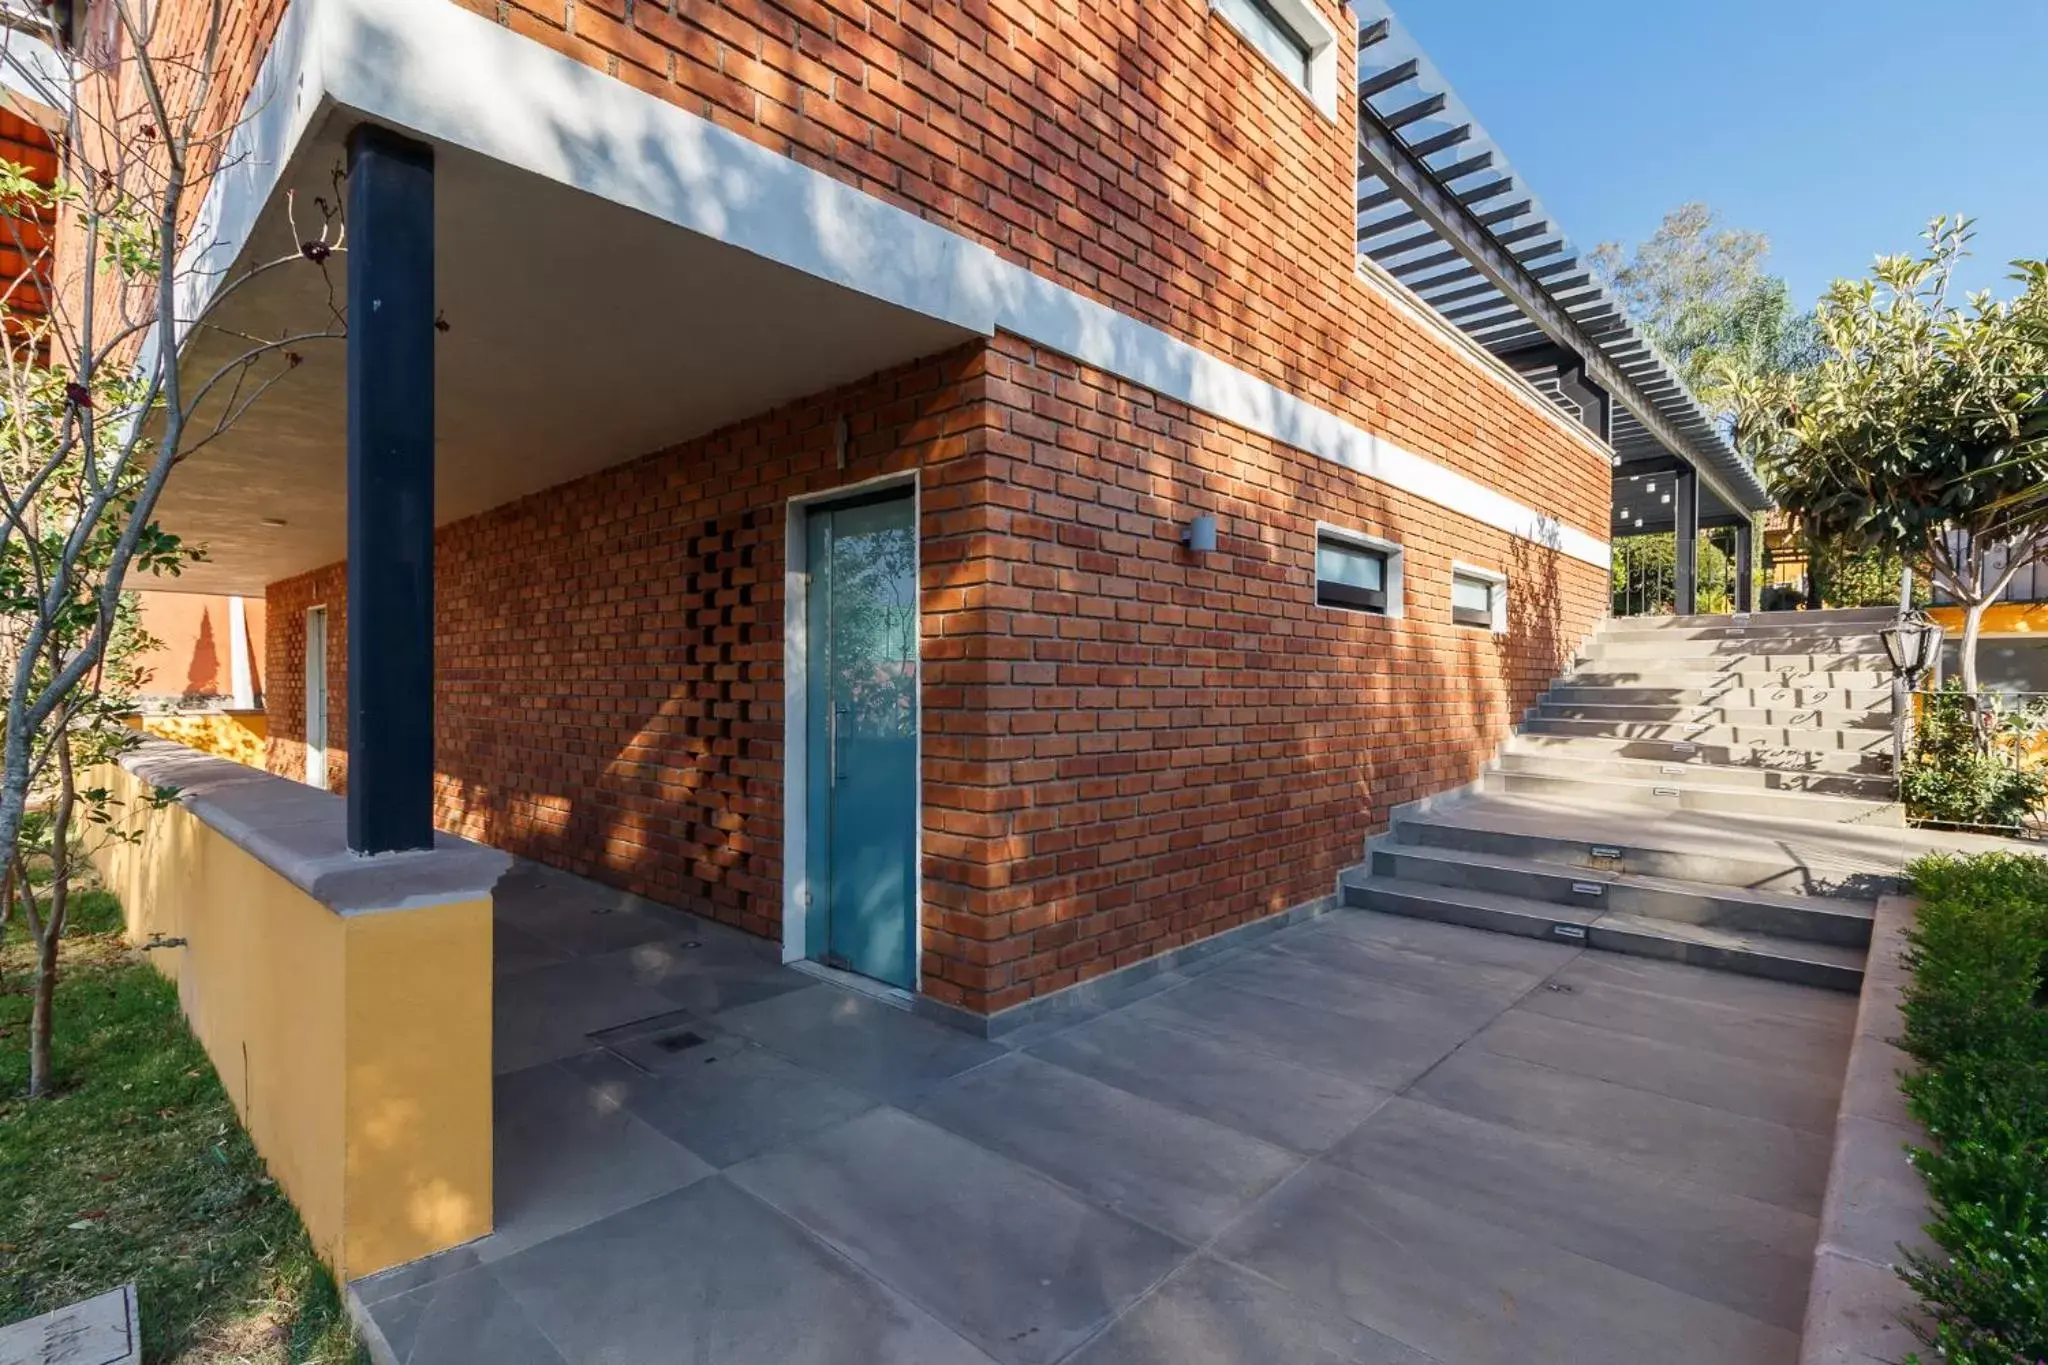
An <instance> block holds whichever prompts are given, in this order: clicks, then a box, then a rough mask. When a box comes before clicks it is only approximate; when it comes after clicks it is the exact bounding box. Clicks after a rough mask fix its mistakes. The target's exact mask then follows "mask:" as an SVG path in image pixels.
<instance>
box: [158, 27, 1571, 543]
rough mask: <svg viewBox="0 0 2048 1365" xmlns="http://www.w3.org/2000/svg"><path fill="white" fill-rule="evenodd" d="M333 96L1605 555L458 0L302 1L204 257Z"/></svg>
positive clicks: (272, 61) (1442, 501) (1421, 461)
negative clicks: (1002, 334) (1013, 338)
mask: <svg viewBox="0 0 2048 1365" xmlns="http://www.w3.org/2000/svg"><path fill="white" fill-rule="evenodd" d="M329 103H331V104H334V105H339V106H343V107H346V108H348V109H352V110H355V111H357V112H359V113H361V114H363V115H364V116H366V117H368V118H371V119H374V120H376V121H379V122H383V123H388V124H391V125H393V126H395V127H399V128H403V129H407V130H409V131H411V132H413V133H415V134H417V135H419V136H421V137H425V138H428V139H431V140H434V141H437V142H440V143H443V144H447V145H452V146H456V147H461V148H464V149H467V150H470V151H473V152H476V153H478V154H479V155H482V156H486V157H490V158H492V159H494V160H497V161H500V162H504V163H506V164H508V165H512V166H516V167H518V168H520V169H522V170H525V171H528V172H531V173H532V174H535V175H539V176H544V177H546V178H547V179H549V180H553V181H555V182H557V183H560V184H563V185H567V186H570V187H572V188H575V189H578V190H581V191H583V192H585V193H588V194H592V195H596V196H599V197H601V198H604V199H607V200H610V201H612V202H615V203H618V204H622V205H625V206H627V207H629V208H632V209H636V210H638V211H640V212H642V213H646V214H648V215H650V216H652V217H654V218H657V219H659V220H661V221H664V222H668V223H672V224H675V225H676V226H678V227H681V228H685V229H688V230H690V231H692V232H697V233H701V234H704V235H705V236H707V237H710V238H713V239H715V240H717V241H720V242H724V243H726V244H728V245H731V246H735V247H738V248H740V249H742V250H745V251H748V252H751V253H753V254H755V255H758V256H761V257H764V258H766V259H768V260H772V261H775V262H777V263H778V264H781V265H784V266H787V267H789V268H791V269H794V270H800V271H804V272H806V273H807V274H810V275H812V276H815V277H817V278H819V279H823V280H828V281H831V282H833V283H835V284H838V285H841V286H843V287H845V288H847V289H851V290H855V291H858V292H860V293H863V294H866V295H869V296H870V297H873V298H876V299H880V300H882V301H884V302H887V303H891V304H895V305H897V306H899V307H903V308H907V309H910V310H913V311H915V312H919V313H922V314H924V315H926V316H928V317H932V318H936V319H940V320H942V321H945V322H949V323H952V324H954V325H957V326H961V327H964V328H969V329H972V330H974V331H978V332H981V333H982V334H984V335H993V334H994V333H996V332H997V331H1004V332H1009V333H1012V334H1014V335H1016V336H1018V337H1021V338H1023V339H1025V340H1027V341H1030V342H1033V343H1035V344H1037V345H1040V346H1044V347H1046V348H1048V349H1050V350H1053V351H1057V352H1059V353H1061V354H1063V355H1067V356H1070V357H1072V358H1073V359H1075V360H1077V361H1080V362H1081V363H1083V364H1086V365H1089V366H1092V367H1094V368H1097V369H1100V370H1104V371H1107V372H1108V373H1110V374H1113V375H1116V376H1117V377H1119V378H1121V379H1124V380H1127V381H1129V382H1131V383H1133V384H1138V385H1141V386H1143V387H1145V388H1149V389H1152V390H1154V391H1156V392H1158V393H1161V394H1163V395H1165V396H1167V397H1169V398H1173V399H1177V400H1179V401H1181V402H1183V403H1186V404H1188V405H1189V406H1190V407H1193V408H1196V409H1198V410H1200V411H1202V412H1206V413H1209V414H1210V415H1212V416H1215V417H1218V418H1220V419H1222V420H1225V421H1228V422H1231V423H1234V424H1236V425H1238V426H1241V427H1244V428H1247V429H1249V430H1251V431H1255V432H1258V433H1260V434H1262V435H1265V436H1267V437H1270V438H1271V439H1273V440H1275V441H1279V442H1281V443H1283V444H1286V445H1289V446H1292V447H1295V448H1296V449H1299V450H1302V451H1305V452H1307V453H1309V454H1312V455H1316V456H1319V457H1321V458H1323V459H1326V460H1329V461H1331V462H1333V463H1336V464H1340V465H1343V466H1345V467H1346V468H1348V469H1352V470H1355V471H1356V472H1357V473H1359V474H1361V475H1364V476H1365V477H1367V478H1369V479H1372V480H1375V481H1377V482H1380V483H1384V484H1386V485H1388V486H1390V487H1392V488H1396V489H1399V490H1400V491H1402V492H1404V493H1409V494H1412V495H1413V496H1415V497H1418V498H1422V499H1424V500H1426V501H1428V502H1431V503H1434V504H1436V505H1438V506H1440V507H1444V508H1447V509H1449V510H1450V511H1453V512H1456V513H1459V514H1460V515H1463V516H1466V517H1469V518H1471V519H1472V520H1474V521H1478V522H1480V523H1482V524H1484V525H1487V526H1491V527H1494V528H1496V529H1498V530H1502V531H1506V532H1508V533H1510V534H1512V535H1516V536H1520V537H1522V538H1524V539H1527V540H1530V541H1533V542H1536V543H1538V544H1542V545H1546V546H1551V547H1554V548H1556V549H1557V550H1559V551H1561V552H1562V553H1564V554H1566V555H1569V556H1571V557H1572V558H1574V559H1578V560H1583V561H1584V562H1586V563H1588V564H1592V565H1595V566H1597V567H1600V568H1606V567H1607V566H1608V564H1609V562H1610V561H1609V547H1608V544H1607V541H1606V540H1605V539H1603V538H1601V537H1599V536H1595V535H1592V534H1590V533H1588V532H1585V531H1582V530H1579V529H1577V528H1575V527H1570V526H1566V525H1564V524H1562V523H1561V522H1560V521H1559V520H1558V519H1557V518H1556V517H1554V516H1550V515H1546V514H1545V513H1542V512H1540V511H1537V510H1536V509H1533V508H1530V507H1526V506H1524V505H1522V504H1521V503H1519V502H1517V501H1516V500H1514V499H1513V498H1510V497H1508V496H1507V495H1505V494H1503V493H1501V492H1499V491H1498V490H1496V489H1493V488H1491V487H1488V486H1487V485H1485V484H1483V483H1480V482H1479V481H1478V480H1475V479H1472V478H1470V477H1468V476H1466V475H1464V474H1461V473H1459V472H1457V471H1456V470H1453V469H1450V468H1448V467H1446V466H1444V465H1442V464H1439V463H1437V462H1435V461H1434V460H1430V459H1428V458H1425V457H1424V456H1421V455H1418V454H1415V453H1414V452H1412V451H1408V450H1404V449H1402V448H1401V447H1400V446H1397V445H1395V444H1394V443H1392V442H1391V441H1387V440H1384V439H1382V438H1380V437H1378V436H1375V435H1373V434H1372V433H1371V432H1368V431H1366V430H1364V429H1363V428H1362V427H1359V426H1357V425H1355V424H1354V423H1352V422H1349V421H1347V420H1346V419H1344V418H1342V417H1340V416H1338V415H1337V414H1335V413H1333V412H1330V411H1327V410H1326V409H1323V408H1320V407H1317V406H1315V405H1314V404H1312V403H1309V402H1306V401H1304V400H1303V399H1300V398H1298V397H1296V396H1294V395H1292V394H1289V393H1286V392H1284V391H1282V390H1281V389H1279V388H1277V387H1275V386H1274V385H1272V384H1270V383H1268V382H1266V381H1265V380H1263V379H1260V378H1258V377H1256V376H1254V375H1252V374H1249V373H1247V372H1245V371H1244V370H1241V369H1239V368H1237V367H1236V366H1234V365H1231V364H1229V363H1228V362H1226V361H1223V360H1221V359H1218V358H1217V357H1215V356H1212V355H1210V354H1208V353H1207V352H1205V351H1202V350H1200V349H1198V348H1197V347H1194V346H1191V345H1189V344H1188V343H1186V342H1183V341H1181V340H1179V339H1178V338H1175V337H1173V336H1170V335H1168V334H1167V333H1165V332H1163V331H1161V330H1160V329H1158V328H1156V327H1153V326H1150V325H1149V324H1146V323H1143V322H1140V321H1138V320H1137V319H1135V318H1131V317H1127V316H1125V315H1123V314H1121V313H1118V312H1117V311H1115V310H1114V309H1112V308H1109V307H1107V306H1105V305H1103V304H1100V303H1097V302H1096V301H1094V300H1092V299H1088V298H1085V297H1083V296H1082V295H1080V294H1077V293H1075V292H1074V291H1072V290H1070V289H1067V288H1065V287H1063V286H1061V285H1058V284H1055V283H1053V282H1052V281H1050V280H1046V279H1043V278H1041V277H1039V276H1037V275H1035V274H1033V273H1032V272H1031V271H1030V270H1028V269H1026V268H1024V267H1023V266H1020V265H1016V264H1014V263H1012V262H1009V261H1006V260H1004V259H1003V258H1002V257H1000V256H999V255H997V254H996V253H995V252H994V251H991V250H989V249H988V248H987V247H984V246H982V245H981V244H980V243H977V242H973V241H970V240H968V239H967V238H965V237H962V236H960V235H959V234H958V233H955V232H952V231H949V230H948V229H946V228H945V227H942V226H940V225H938V224H936V223H931V222H927V221H925V220H924V219H922V218H919V217H917V216H916V215H915V214H912V213H909V212H907V211H905V210H903V209H899V208H897V207H895V206H894V205H891V204H888V203H885V202H883V201H882V200H880V199H877V198H875V197H873V196H871V195H868V194H865V193H863V192H861V191H860V190H858V189H856V188H854V187H853V186H851V185H847V184H844V183H842V182H840V181H838V180H835V179H833V178H832V177H831V176H829V175H826V174H825V173H823V172H821V171H815V170H812V169H810V168H809V167H806V166H804V165H801V164H800V163H798V162H796V161H794V160H792V159H790V158H788V157H785V156H782V155H780V154H778V153H776V152H774V151H771V150H769V149H768V148H766V147H762V146H760V145H758V144H756V143H753V142H750V141H748V140H747V139H746V138H744V137H742V136H740V135H739V134H737V133H733V132H729V131H727V130H726V129H723V128H720V127H719V126H717V125H716V124H714V123H712V122H711V121H709V120H708V119H704V118H701V117H698V116H697V115H695V114H692V113H690V112H688V111H687V110H684V109H682V108H680V107H678V106H676V105H673V104H670V103H668V102H667V101H665V100H662V99H660V98H658V97H656V96H654V95H650V94H646V93H644V92H642V91H640V90H637V89H635V88H634V87H632V86H630V85H627V84H626V83H624V82H623V81H619V80H616V79H614V78H612V77H610V76H607V75H605V74H604V73H602V72H600V71H597V70H594V69H592V68H590V67H588V66H585V65H584V64H583V63H581V62H578V61H576V60H575V59H574V58H571V57H568V56H564V55H562V54H561V53H558V52H556V51H554V50H553V49H551V48H548V47H546V46H544V45H542V44H540V43H537V42H534V41H532V40H530V39H527V38H523V37H521V36H519V35H518V34H515V33H513V32H512V31H510V30H509V29H506V28H503V27H500V26H499V25H497V24H495V23H492V22H491V21H489V20H487V19H485V18H483V17H481V16H479V15H477V14H474V13H471V12H470V11H468V10H465V9H462V8H460V7H458V6H457V5H455V4H454V3H452V0H295V3H294V4H292V5H291V6H290V7H289V8H288V10H287V11H286V18H285V28H284V31H282V32H281V33H280V35H279V38H278V41H277V42H276V43H275V44H274V45H273V48H272V51H271V53H270V54H269V56H268V57H267V58H266V60H265V63H264V67H263V70H262V72H261V73H260V75H259V79H258V84H257V91H256V93H255V94H254V95H253V96H252V98H251V116H250V123H249V124H248V125H247V127H246V129H245V134H246V141H247V143H248V145H249V148H250V155H249V156H248V157H247V159H246V160H245V161H243V162H242V163H241V164H240V165H239V166H237V167H236V169H235V173H234V174H233V175H232V176H231V177H224V178H223V180H222V181H221V183H219V184H216V185H215V186H214V187H213V189H212V191H211V192H210V194H209V199H208V204H207V208H206V215H207V219H208V222H209V224H210V226H211V229H212V232H213V234H214V244H213V246H212V248H211V251H212V259H215V260H218V261H220V262H221V263H222V264H223V265H225V263H226V260H227V259H229V258H231V257H232V255H233V252H234V251H235V250H238V249H239V246H240V243H241V242H242V241H243V240H245V238H246V236H247V233H248V231H249V230H250V225H251V224H253V222H254V221H255V216H256V214H257V212H258V211H259V210H260V209H261V207H262V204H263V202H264V200H265V198H266V197H267V194H268V192H269V189H270V188H271V187H272V186H274V184H275V182H276V179H277V177H278V176H279V174H281V171H282V168H283V166H284V164H285V162H286V160H287V159H288V158H289V155H290V151H291V149H292V148H293V147H294V146H296V144H297V142H298V140H299V138H300V137H302V136H303V135H304V133H305V131H306V129H307V128H308V127H309V126H310V124H311V122H312V119H313V115H314V114H315V112H317V111H318V110H319V109H321V108H323V107H324V106H326V105H327V104H329ZM198 303H199V300H198V299H194V300H193V304H194V305H195V306H196V305H197V304H198ZM182 311H184V310H183V309H181V312H182ZM186 315H187V316H190V314H189V313H187V314H186Z"/></svg>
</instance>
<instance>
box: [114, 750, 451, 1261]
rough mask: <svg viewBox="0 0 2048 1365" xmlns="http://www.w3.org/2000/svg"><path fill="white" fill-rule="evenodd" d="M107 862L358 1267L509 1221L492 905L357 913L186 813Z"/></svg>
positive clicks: (334, 1243)
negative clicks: (494, 1105) (499, 1124)
mask: <svg viewBox="0 0 2048 1365" xmlns="http://www.w3.org/2000/svg"><path fill="white" fill-rule="evenodd" d="M101 780H102V781H104V782H105V783H106V784H107V785H108V786H109V787H110V788H111V789H112V790H113V791H114V792H115V793H116V795H117V796H119V797H120V798H121V799H122V800H123V802H124V810H125V811H126V812H127V813H126V814H125V816H124V822H125V823H126V825H127V827H128V828H131V829H139V830H141V831H142V832H143V838H142V840H141V841H140V842H139V843H133V844H131V843H124V842H119V841H109V843H108V845H107V846H106V847H105V848H104V850H103V851H102V852H101V853H100V854H99V856H98V861H99V863H100V871H101V875H102V876H103V878H104V880H105V883H106V886H107V887H108V889H109V890H111V891H113V892H114V893H115V894H116V895H117V896H119V897H120V898H121V903H122V905H123V906H124V907H125V908H126V911H127V916H128V931H129V934H130V936H131V938H132V939H133V940H134V941H135V942H138V943H141V942H146V941H148V939H149V938H150V937H151V936H153V935H158V934H161V935H163V936H165V937H175V938H183V939H185V940H186V944H185V946H184V947H181V948H167V949H163V950H161V951H158V952H153V953H151V954H150V961H151V962H152V963H154V964H155V965H156V966H157V967H158V968H159V969H161V970H162V971H164V972H165V973H166V974H167V975H169V976H170V977H171V978H172V979H174V980H175V981H176V982H177V984H178V995H179V999H180V1001H181V1002H182V1003H183V1006H184V1010H185V1015H186V1017H187V1018H188V1019H189V1020H190V1021H191V1024H192V1029H193V1031H194V1032H195V1033H196V1034H197V1035H198V1036H199V1039H200V1041H201V1042H202V1043H203V1044H204V1045H205V1047H206V1050H207V1054H208V1055H209V1056H211V1057H212V1058H213V1062H214V1066H215V1068H216V1069H217V1070H218V1071H219V1072H220V1077H221V1081H222V1082H223V1084H225V1086H226V1087H227V1090H228V1093H229V1095H231V1096H232V1097H233V1099H234V1103H235V1107H236V1109H237V1110H239V1111H240V1113H241V1116H242V1121H243V1123H244V1125H245V1126H247V1128H248V1130H249V1134H250V1137H251V1138H252V1139H253V1140H254V1141H255V1144H256V1149H257V1150H258V1151H259V1152H261V1153H262V1154H263V1157H264V1160H265V1161H266V1162H267V1163H268V1164H269V1167H270V1172H271V1174H272V1175H273V1176H274V1177H275V1178H276V1179H277V1181H278V1183H279V1184H280V1185H282V1186H283V1187H284V1189H285V1192H286V1193H287V1194H289V1195H290V1196H291V1198H292V1202H293V1203H294V1204H295V1205H296V1206H297V1207H298V1210H299V1213H300V1216H301V1217H303V1218H304V1219H305V1223H306V1227H307V1230H308V1231H309V1232H310V1233H311V1234H312V1236H313V1240H314V1243H315V1244H316V1245H317V1246H318V1247H319V1248H320V1252H321V1255H322V1256H323V1257H324V1258H325V1259H326V1260H327V1261H328V1262H329V1264H331V1265H332V1266H333V1267H334V1269H335V1271H336V1273H337V1274H338V1275H340V1276H341V1277H342V1278H343V1279H345V1280H346V1279H352V1278H354V1277H356V1276H359V1275H366V1274H370V1273H372V1272H374V1271H377V1270H381V1269H384V1268H385V1267H387V1266H391V1265H396V1264H398V1263H399V1262H402V1261H408V1260H412V1259H414V1258H415V1257H419V1256H424V1255H426V1254H428V1253H429V1252H433V1251H438V1250H441V1249H442V1248H444V1247H449V1246H453V1245H455V1244H456V1243H458V1242H464V1241H467V1240H469V1239H471V1238H473V1237H479V1236H482V1235H483V1234H484V1233H486V1232H489V1231H490V1228H491V998H490V996H491V904H490V900H489V898H488V897H485V898H481V899H476V900H468V901H459V902H451V903H445V904H439V905H431V906H426V907H423V908H416V909H405V910H390V911H384V912H380V913H358V914H354V915H346V916H344V915H340V914H337V913H335V912H334V911H333V910H330V909H329V908H328V907H327V906H325V905H322V904H321V903H320V902H318V901H316V900H314V899H313V898H312V897H311V896H309V895H307V894H306V893H305V892H304V891H301V890H300V889H299V888H298V887H297V886H295V885H293V884H292V883H291V882H289V881H287V880H286V879H285V878H284V877H282V876H280V875H279V874H278V873H276V872H274V871H272V870H271V869H270V868H269V867H266V866H265V865H264V864H263V863H261V862H259V861H258V860H257V859H256V858H254V857H253V856H251V855H250V854H248V853H246V852H244V851H243V850H242V849H241V848H239V847H237V846H236V845H235V844H233V843H232V842H230V841H229V840H228V839H227V838H225V837H224V836H222V835H221V834H219V833H218V832H217V831H215V830H214V829H212V828H211V827H210V826H208V825H207V824H206V823H205V822H204V821H203V820H201V819H200V818H199V817H198V816H196V815H194V814H193V813H192V812H191V811H189V810H187V809H185V808H184V807H182V806H173V807H171V808H168V809H166V810H163V811H158V812H148V811H147V810H146V809H145V808H144V807H143V806H142V804H141V802H140V801H139V800H137V799H136V798H137V797H138V796H139V794H140V792H141V790H142V784H141V783H140V782H139V781H138V780H137V779H136V778H135V777H134V776H133V775H131V774H130V773H128V772H126V771H125V770H123V769H119V768H112V769H109V770H108V771H107V772H106V773H105V774H103V776H102V778H101Z"/></svg>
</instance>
